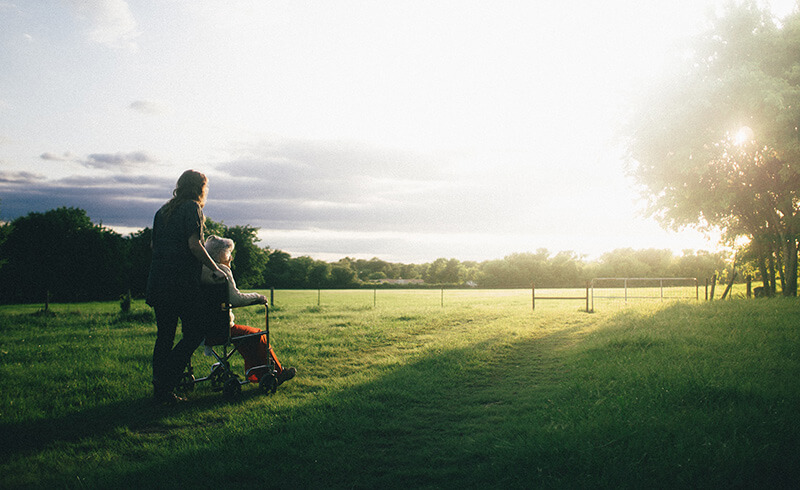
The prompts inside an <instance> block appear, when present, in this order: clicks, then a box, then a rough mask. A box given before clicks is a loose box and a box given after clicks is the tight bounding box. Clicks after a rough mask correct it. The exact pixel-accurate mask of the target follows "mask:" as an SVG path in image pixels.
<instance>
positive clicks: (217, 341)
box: [176, 283, 278, 401]
mask: <svg viewBox="0 0 800 490" xmlns="http://www.w3.org/2000/svg"><path fill="white" fill-rule="evenodd" d="M230 309H231V304H230V300H229V297H228V284H227V283H221V284H203V285H201V286H200V321H201V325H202V328H203V332H204V334H205V345H206V347H210V349H209V350H210V352H211V354H212V356H213V357H214V358H215V359H216V362H215V363H214V364H213V365H212V366H211V372H210V373H209V374H208V376H204V377H199V378H198V377H195V375H194V368H193V366H192V363H191V360H190V361H189V364H188V365H187V366H186V370H185V371H184V373H183V375H182V376H181V379H180V381H179V383H178V386H177V387H176V392H178V393H179V394H181V395H186V394H188V393H190V392H192V391H194V388H195V386H196V385H197V384H199V383H204V382H206V381H208V382H209V383H210V385H211V389H212V390H214V391H221V392H222V395H223V397H224V398H225V399H226V400H228V401H234V400H237V399H238V398H239V397H240V396H241V392H242V386H246V385H249V384H258V386H259V389H260V391H261V392H262V393H264V394H267V395H269V394H272V393H275V391H277V389H278V373H277V371H276V369H275V365H274V363H273V361H272V359H271V358H270V356H267V364H264V365H261V366H253V367H251V368H250V369H248V370H247V371H246V372H245V373H244V377H243V378H240V377H239V375H238V374H236V373H235V372H234V371H233V369H232V368H231V362H230V360H231V357H232V356H233V354H235V353H236V352H237V350H238V347H239V345H241V344H242V343H243V342H248V341H252V340H253V339H257V338H259V337H261V336H266V341H267V345H269V307H268V306H267V305H264V310H265V313H264V330H262V331H261V332H258V333H253V334H249V335H241V336H236V337H232V336H231V328H230Z"/></svg>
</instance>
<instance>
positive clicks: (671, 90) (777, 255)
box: [626, 1, 800, 295]
mask: <svg viewBox="0 0 800 490" xmlns="http://www.w3.org/2000/svg"><path fill="white" fill-rule="evenodd" d="M798 46H800V16H798V14H794V15H791V16H790V17H788V18H786V19H784V20H783V21H782V22H780V23H778V22H777V21H776V20H775V19H774V18H773V17H772V16H771V15H770V13H769V12H768V11H766V10H763V9H761V8H759V7H758V5H757V4H756V3H755V2H753V1H745V2H741V3H738V4H733V3H732V4H729V6H728V7H727V9H726V10H725V11H724V12H723V13H722V14H720V15H719V16H717V17H716V18H714V19H712V20H711V21H710V23H709V27H708V30H707V31H706V32H705V33H703V34H702V35H700V36H698V37H697V38H695V39H693V40H692V41H691V43H690V45H689V46H688V47H687V48H686V49H683V50H681V51H680V52H679V53H678V56H676V59H675V62H674V63H673V64H672V65H671V72H670V73H669V74H667V75H665V76H664V77H663V78H662V80H661V83H659V84H655V85H654V86H652V87H651V88H650V90H647V91H646V93H645V97H644V98H643V99H642V100H641V101H640V102H639V103H638V104H637V107H636V108H635V110H634V111H633V114H632V116H631V119H630V125H629V126H628V128H627V131H626V136H627V147H628V150H629V157H630V162H631V167H630V168H631V173H632V174H633V175H634V176H635V177H636V179H637V180H638V182H639V183H641V184H642V185H643V186H644V190H645V194H646V196H647V197H648V199H649V202H650V211H651V213H652V214H653V215H654V216H656V217H658V218H659V219H660V220H661V221H662V222H663V223H664V224H665V225H667V226H670V227H673V228H680V227H683V226H687V225H700V226H704V225H710V226H714V227H719V228H720V229H722V230H724V231H725V233H726V237H727V238H728V239H729V240H731V241H733V240H734V239H736V238H737V237H741V236H745V237H748V238H750V240H751V249H752V250H753V251H754V254H753V256H754V257H755V259H756V260H757V262H758V269H759V270H760V271H761V272H762V276H763V279H764V282H765V285H766V286H768V285H769V281H768V279H769V267H768V263H769V261H770V260H773V261H775V262H777V263H778V264H779V266H780V267H779V270H780V273H781V279H782V282H783V286H784V290H783V292H784V294H785V295H796V294H797V263H798V261H797V259H798V230H800V226H798V208H799V207H800V206H799V205H798V203H800V200H799V196H798V192H799V191H800V133H798V125H799V124H800V56H798V52H799V51H798ZM773 284H774V282H773Z"/></svg>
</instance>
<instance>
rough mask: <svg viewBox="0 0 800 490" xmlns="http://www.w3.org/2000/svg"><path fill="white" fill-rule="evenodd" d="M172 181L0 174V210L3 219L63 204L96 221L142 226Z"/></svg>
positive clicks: (148, 222)
mask: <svg viewBox="0 0 800 490" xmlns="http://www.w3.org/2000/svg"><path fill="white" fill-rule="evenodd" d="M174 185H175V182H174V180H173V179H172V178H171V177H169V178H166V177H164V178H162V177H149V176H114V177H104V178H86V177H71V178H66V179H59V180H47V179H45V178H44V177H42V176H39V175H35V174H27V173H0V196H2V200H1V201H0V212H2V218H3V219H5V220H12V219H15V218H18V217H20V216H25V215H27V214H28V213H31V212H44V211H48V210H51V209H56V208H59V207H62V206H66V207H76V208H80V209H84V210H85V211H86V212H87V214H88V215H89V217H90V218H91V219H92V221H93V222H95V223H103V224H104V225H105V226H121V227H132V228H144V227H146V226H151V225H152V219H153V215H154V214H155V212H156V211H157V210H158V208H159V207H160V206H161V205H162V204H164V202H166V201H167V199H168V198H169V197H171V191H172V188H173V187H174Z"/></svg>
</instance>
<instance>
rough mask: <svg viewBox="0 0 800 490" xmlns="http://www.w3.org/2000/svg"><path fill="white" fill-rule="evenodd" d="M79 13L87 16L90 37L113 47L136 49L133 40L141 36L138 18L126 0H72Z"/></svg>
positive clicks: (94, 40) (96, 41)
mask: <svg viewBox="0 0 800 490" xmlns="http://www.w3.org/2000/svg"><path fill="white" fill-rule="evenodd" d="M71 3H72V6H73V8H75V10H76V11H77V12H78V14H79V15H81V16H83V17H86V18H87V19H88V20H89V22H90V24H91V28H90V30H89V33H88V35H89V39H90V40H91V41H93V42H95V43H98V44H103V45H105V46H108V47H111V48H125V49H129V50H131V51H136V50H137V49H138V46H137V45H136V43H135V42H134V41H133V40H134V39H135V38H136V37H138V36H139V31H138V30H137V23H136V19H135V18H134V17H133V14H132V13H131V10H130V7H129V6H128V3H127V2H125V1H124V0H72V2H71Z"/></svg>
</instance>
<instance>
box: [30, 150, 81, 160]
mask: <svg viewBox="0 0 800 490" xmlns="http://www.w3.org/2000/svg"><path fill="white" fill-rule="evenodd" d="M39 158H41V159H42V160H49V161H53V162H72V161H75V160H77V158H78V157H77V156H75V155H73V154H72V153H70V152H68V151H67V152H64V153H61V154H57V153H51V152H49V151H48V152H44V153H42V154H41V155H39Z"/></svg>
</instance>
